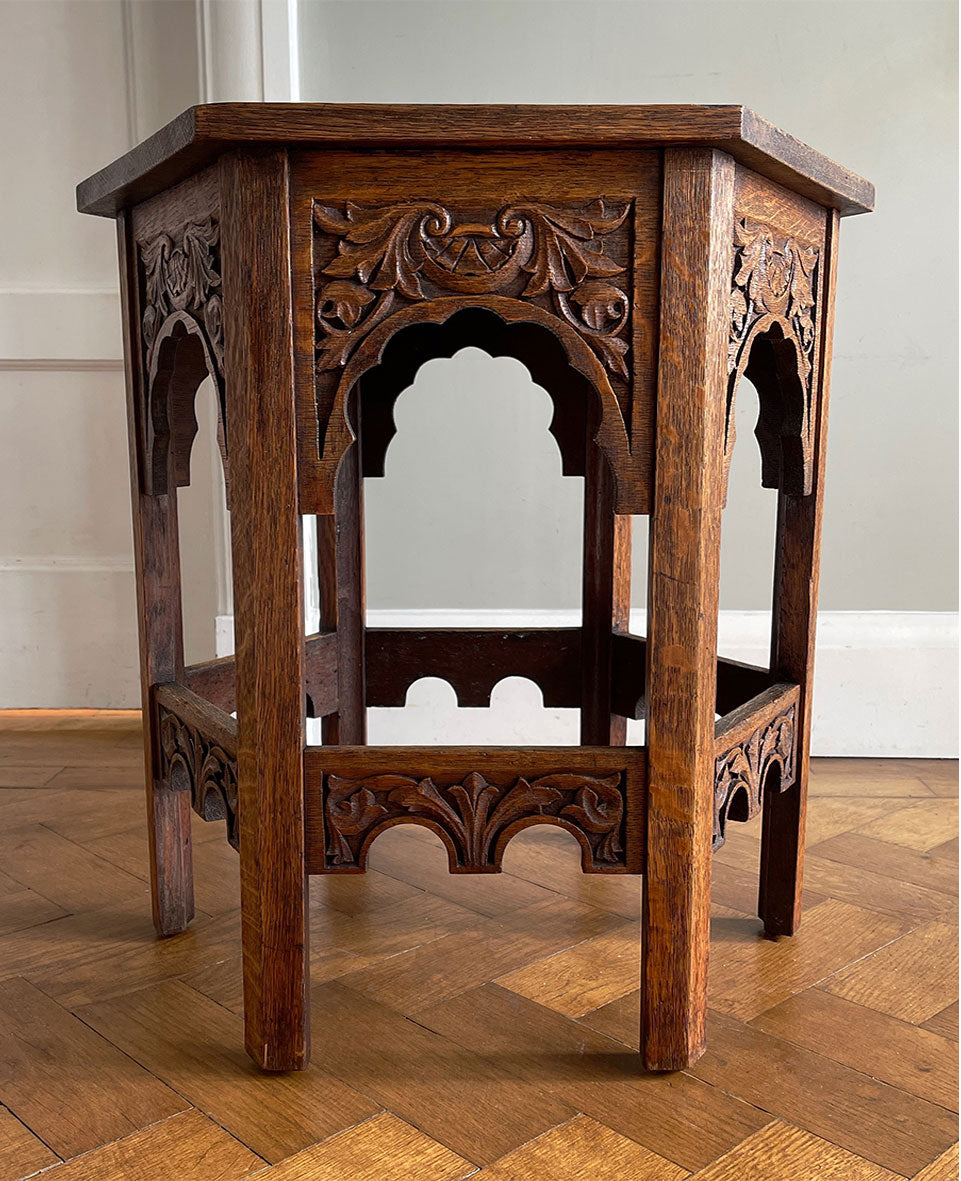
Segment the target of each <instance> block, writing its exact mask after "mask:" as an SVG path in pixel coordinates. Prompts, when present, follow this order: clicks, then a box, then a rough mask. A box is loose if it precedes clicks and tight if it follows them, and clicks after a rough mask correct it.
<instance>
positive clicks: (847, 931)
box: [708, 898, 907, 1021]
mask: <svg viewBox="0 0 961 1181" xmlns="http://www.w3.org/2000/svg"><path fill="white" fill-rule="evenodd" d="M806 925H811V926H813V928H814V930H813V931H812V932H811V934H810V935H808V934H806V933H805V932H799V933H798V935H797V937H796V938H795V940H794V941H793V942H792V943H791V944H790V945H789V946H788V947H787V948H786V949H785V950H784V952H782V953H781V954H775V951H776V948H775V945H774V944H773V943H772V942H771V941H770V940H768V939H759V938H754V939H751V940H746V941H745V942H743V943H737V944H733V945H725V946H722V947H718V948H716V950H715V954H714V956H713V957H712V960H711V975H710V983H709V988H708V1002H709V1004H710V1006H711V1008H712V1009H715V1010H716V1011H718V1012H721V1013H730V1014H731V1015H733V1016H736V1017H740V1018H741V1019H742V1020H744V1021H748V1020H750V1019H751V1018H752V1017H756V1016H757V1015H758V1013H761V1012H763V1011H764V1010H765V1009H768V1008H770V1007H771V1006H772V1005H775V1004H777V1003H778V1002H779V1001H781V1000H783V999H784V998H785V997H788V996H790V995H792V994H793V993H796V992H800V991H801V990H802V989H804V988H808V987H810V986H811V985H812V984H816V983H817V982H818V981H819V980H823V979H824V978H825V977H826V976H829V975H830V974H831V972H832V971H834V970H835V968H836V966H837V965H838V964H848V963H850V962H851V961H852V960H856V959H859V958H860V957H862V956H865V955H868V954H869V953H870V952H873V951H875V950H877V948H879V947H882V946H884V945H885V944H888V943H890V942H891V941H892V940H894V939H897V938H898V936H899V935H903V934H904V932H905V928H906V927H907V923H905V922H904V921H903V920H899V919H896V918H893V917H889V916H888V915H881V914H874V913H872V912H870V911H865V910H861V909H860V908H858V907H855V906H849V905H848V904H847V903H844V902H838V901H836V900H835V899H833V898H829V899H828V900H827V901H826V902H823V903H822V904H821V905H820V906H816V907H814V909H813V910H810V911H808V913H807V916H806Z"/></svg>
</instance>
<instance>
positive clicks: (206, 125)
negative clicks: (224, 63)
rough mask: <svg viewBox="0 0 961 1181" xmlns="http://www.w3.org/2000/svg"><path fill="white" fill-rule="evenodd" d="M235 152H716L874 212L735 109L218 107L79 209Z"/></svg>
mask: <svg viewBox="0 0 961 1181" xmlns="http://www.w3.org/2000/svg"><path fill="white" fill-rule="evenodd" d="M243 141H252V142H258V141H259V142H262V143H300V144H304V145H308V144H314V145H323V144H329V145H331V146H336V145H344V144H351V145H356V144H358V143H364V144H365V146H366V147H369V148H384V147H397V146H400V145H404V146H407V147H412V148H429V147H439V146H447V145H450V144H452V143H457V144H459V145H460V146H462V147H468V148H477V147H485V146H486V147H502V148H503V147H529V146H531V145H532V144H536V145H538V146H542V147H595V146H598V145H608V146H613V145H617V146H622V147H651V146H661V145H681V144H685V143H688V144H694V145H698V146H701V145H707V146H711V147H718V148H722V149H723V150H724V151H726V152H728V153H730V154H731V155H732V156H734V157H735V158H736V159H739V160H741V161H742V162H743V163H745V164H747V165H748V167H750V168H753V169H754V170H755V171H757V172H759V173H762V174H764V175H767V176H770V177H771V178H772V179H773V180H776V181H779V182H781V183H783V184H786V185H788V186H789V187H792V188H795V189H797V191H799V192H804V193H806V194H807V195H808V196H810V197H811V198H812V199H814V200H817V201H820V202H821V203H823V204H825V205H831V206H835V207H837V208H839V209H840V210H841V211H842V213H864V212H867V211H868V210H870V209H871V208H872V207H873V204H874V188H873V186H872V185H870V184H869V183H868V182H867V181H864V180H862V179H861V178H860V177H858V176H855V175H854V174H853V173H851V172H848V170H847V169H845V168H842V167H841V166H840V165H838V164H835V163H834V162H833V161H831V160H828V159H826V158H825V157H824V156H822V155H820V153H818V152H815V151H814V150H813V149H811V148H809V147H807V146H806V145H805V144H802V143H801V142H800V141H799V140H796V139H795V138H794V137H793V136H790V135H788V134H787V133H786V132H784V131H782V130H781V129H780V128H778V127H775V126H774V125H773V124H771V123H769V122H768V121H767V120H766V119H763V118H762V117H761V116H760V115H757V114H755V112H754V111H751V110H749V109H748V108H747V107H741V106H714V107H709V106H693V105H690V106H666V105H665V106H648V107H629V106H620V107H618V106H606V107H605V106H591V107H572V106H568V107H564V106H540V107H537V106H526V107H525V106H475V107H470V106H445V107H437V106H434V107H430V106H420V107H417V106H400V105H394V106H375V105H363V104H353V105H349V106H344V105H340V106H338V105H335V104H332V103H324V104H318V103H314V104H311V103H299V104H297V105H296V106H292V105H290V104H285V103H219V104H216V105H208V106H200V107H191V108H190V109H189V110H187V111H184V113H183V114H182V115H180V116H178V117H177V118H176V119H174V120H173V121H172V122H171V123H168V124H167V126H166V127H164V128H162V129H161V130H160V131H158V132H157V133H156V134H155V135H153V136H151V137H150V138H149V139H148V140H145V141H144V142H143V143H142V144H140V145H139V146H138V147H137V148H134V149H133V150H132V151H131V152H128V153H127V155H126V156H123V157H121V158H120V159H119V160H117V161H116V162H115V163H114V164H111V165H109V166H108V167H107V168H105V169H103V170H102V171H101V172H99V173H97V174H96V175H94V176H92V177H90V178H89V179H88V180H86V181H84V182H83V183H82V184H80V185H79V186H78V189H77V208H78V209H80V211H81V212H83V213H97V214H100V215H102V216H107V217H109V216H113V215H115V214H116V212H117V211H118V210H119V209H121V208H123V206H124V205H125V204H129V203H130V202H131V201H134V200H142V199H143V198H144V197H145V196H146V195H147V194H149V193H152V192H157V191H159V190H161V189H163V188H167V187H169V186H170V185H171V184H174V183H176V181H177V180H179V179H182V178H183V177H184V176H187V175H189V174H190V173H191V172H194V171H196V170H197V169H198V168H200V167H202V166H203V165H204V164H205V163H208V162H209V161H210V160H211V159H215V158H216V157H217V156H218V155H220V153H221V152H223V151H226V150H229V148H230V146H231V145H232V144H236V143H237V142H243Z"/></svg>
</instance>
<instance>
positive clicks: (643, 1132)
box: [418, 984, 767, 1169]
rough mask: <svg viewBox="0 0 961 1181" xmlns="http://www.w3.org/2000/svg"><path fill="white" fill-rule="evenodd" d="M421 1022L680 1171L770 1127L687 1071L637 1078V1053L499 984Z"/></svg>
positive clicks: (468, 994)
mask: <svg viewBox="0 0 961 1181" xmlns="http://www.w3.org/2000/svg"><path fill="white" fill-rule="evenodd" d="M418 1020H419V1021H420V1022H421V1023H422V1024H424V1025H427V1026H428V1027H429V1028H431V1029H434V1030H437V1032H438V1033H441V1034H443V1035H444V1037H445V1038H449V1039H451V1040H453V1041H455V1042H457V1043H458V1044H459V1045H461V1046H464V1047H465V1048H467V1049H470V1050H475V1051H477V1052H478V1053H480V1052H483V1053H484V1054H485V1055H491V1056H493V1057H494V1059H495V1061H497V1060H504V1061H506V1062H507V1063H508V1064H509V1067H510V1070H511V1072H512V1073H513V1074H514V1075H515V1076H516V1077H517V1078H519V1079H520V1080H522V1081H524V1082H526V1083H527V1085H533V1086H537V1087H542V1088H546V1089H548V1090H549V1091H550V1092H551V1094H553V1095H555V1096H556V1097H557V1098H558V1099H562V1100H564V1101H566V1102H568V1103H572V1104H574V1105H575V1106H576V1107H577V1108H578V1109H579V1110H580V1111H581V1112H583V1113H584V1114H585V1115H588V1116H590V1117H591V1118H593V1119H596V1120H597V1121H598V1122H599V1123H603V1124H605V1126H607V1127H609V1128H611V1129H613V1130H614V1131H615V1132H619V1133H620V1134H621V1135H622V1136H627V1137H628V1138H630V1139H632V1140H637V1141H639V1142H640V1143H641V1144H643V1145H644V1146H645V1147H647V1148H649V1149H651V1151H653V1152H656V1153H657V1154H658V1155H660V1156H663V1157H665V1158H666V1159H667V1160H670V1161H673V1162H674V1163H675V1164H678V1165H680V1166H681V1167H682V1168H686V1169H696V1168H699V1167H701V1166H702V1165H705V1164H707V1163H708V1162H709V1161H711V1160H713V1159H714V1158H715V1157H716V1156H719V1155H720V1154H721V1153H722V1152H725V1151H726V1150H727V1149H728V1148H731V1147H733V1146H734V1145H735V1144H737V1143H739V1142H740V1141H741V1140H743V1139H744V1137H745V1136H747V1135H750V1133H751V1132H753V1131H756V1130H757V1129H758V1128H760V1127H761V1126H762V1125H763V1124H764V1123H766V1122H767V1117H766V1116H765V1115H764V1114H763V1113H762V1112H760V1111H758V1110H757V1109H756V1108H754V1107H752V1106H749V1105H748V1104H746V1103H742V1102H740V1101H739V1100H738V1099H736V1098H734V1097H733V1096H731V1095H725V1094H724V1093H723V1092H721V1091H720V1090H716V1089H715V1088H712V1087H707V1086H704V1085H703V1084H702V1083H700V1082H699V1081H698V1080H697V1079H695V1078H693V1077H692V1076H691V1075H690V1074H688V1073H681V1074H674V1075H671V1076H669V1077H668V1076H666V1075H663V1074H652V1073H647V1072H645V1071H643V1070H639V1069H638V1060H637V1055H636V1054H634V1053H633V1052H632V1051H628V1050H627V1049H626V1047H624V1046H623V1045H621V1044H620V1043H618V1042H615V1041H613V1040H612V1039H610V1038H607V1037H604V1036H603V1035H601V1034H599V1033H595V1032H594V1031H593V1030H590V1029H587V1028H586V1027H585V1026H583V1025H579V1024H578V1023H577V1022H572V1021H569V1020H568V1019H567V1018H565V1017H563V1016H562V1015H561V1014H560V1013H555V1012H553V1011H552V1010H551V1009H547V1008H545V1007H544V1006H542V1005H538V1004H535V1003H534V1002H533V1001H530V1000H528V999H527V998H526V997H521V996H518V995H517V994H516V993H512V992H509V991H507V990H506V989H503V988H500V987H499V986H498V985H495V984H488V985H485V986H484V987H483V988H477V989H473V990H472V991H470V992H465V993H462V994H461V995H460V996H459V997H455V998H453V999H451V1000H449V1001H445V1002H444V1003H443V1004H441V1005H437V1006H435V1007H434V1008H432V1009H428V1010H426V1011H425V1012H423V1013H421V1014H419V1015H418ZM635 1028H636V1026H635Z"/></svg>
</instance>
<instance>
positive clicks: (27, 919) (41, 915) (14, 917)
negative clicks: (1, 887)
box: [0, 889, 67, 937]
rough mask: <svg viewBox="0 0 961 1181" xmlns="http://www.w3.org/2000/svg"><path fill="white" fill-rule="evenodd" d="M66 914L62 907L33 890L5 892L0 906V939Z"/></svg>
mask: <svg viewBox="0 0 961 1181" xmlns="http://www.w3.org/2000/svg"><path fill="white" fill-rule="evenodd" d="M66 913H67V912H66V911H65V910H64V909H63V907H62V906H58V905H57V904H56V902H51V901H50V899H49V898H44V897H43V895H42V894H38V893H36V891H34V890H27V889H21V890H9V891H5V892H4V894H3V900H2V905H0V937H2V936H4V935H10V934H13V933H14V932H16V931H28V930H30V929H31V928H33V927H39V926H42V925H43V924H44V923H49V922H51V921H52V920H53V919H59V918H63V916H64V915H65V914H66Z"/></svg>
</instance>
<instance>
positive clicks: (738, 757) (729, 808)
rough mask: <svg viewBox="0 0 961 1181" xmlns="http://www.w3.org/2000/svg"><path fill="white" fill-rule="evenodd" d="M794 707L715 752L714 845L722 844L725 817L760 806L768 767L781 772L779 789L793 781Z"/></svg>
mask: <svg viewBox="0 0 961 1181" xmlns="http://www.w3.org/2000/svg"><path fill="white" fill-rule="evenodd" d="M796 718H797V707H796V705H795V704H794V703H792V704H791V705H790V706H789V707H788V708H787V709H785V710H784V711H783V712H782V713H780V714H778V715H777V716H776V717H774V718H770V719H768V720H767V721H765V722H764V723H762V724H761V725H760V726H758V728H757V729H756V730H754V731H753V732H752V733H751V734H749V735H748V736H747V737H746V738H744V739H743V740H742V741H740V742H738V743H736V744H735V745H733V746H731V747H729V748H728V749H727V750H724V751H722V752H721V753H719V754H718V756H717V759H716V760H715V764H714V848H715V849H717V848H719V847H720V846H721V845H723V844H724V836H725V829H726V825H727V821H728V820H749V819H751V818H752V817H753V816H756V815H757V814H758V812H759V811H760V808H761V800H762V793H763V790H764V782H765V780H766V779H767V775H768V772H769V771H770V770H771V768H772V767H774V766H778V767H779V768H780V772H781V781H780V789H781V791H785V790H786V789H787V788H788V787H790V786H791V784H792V783H793V782H794V776H795V759H796V751H797V734H796Z"/></svg>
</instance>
